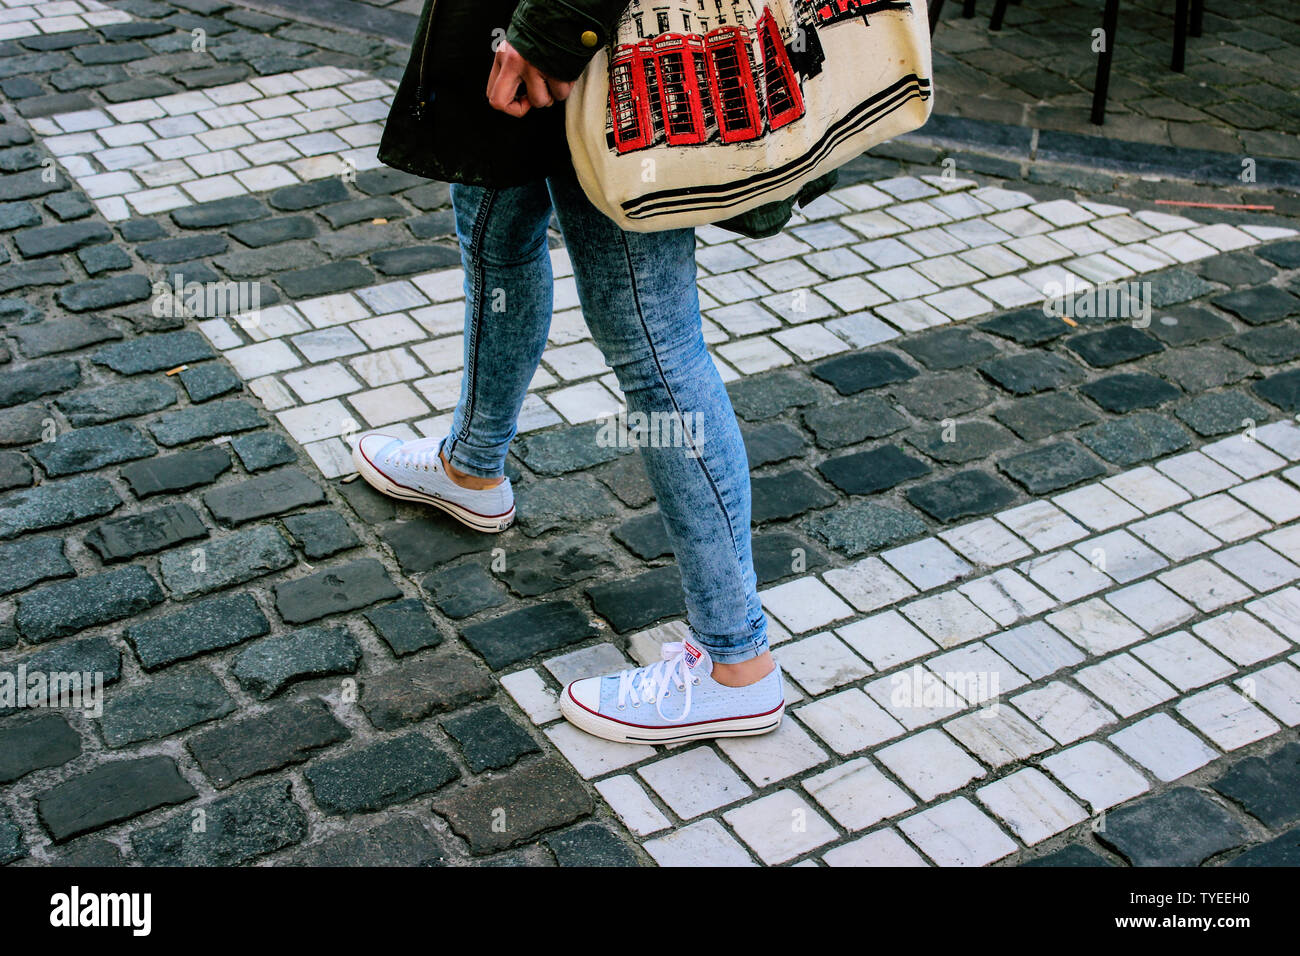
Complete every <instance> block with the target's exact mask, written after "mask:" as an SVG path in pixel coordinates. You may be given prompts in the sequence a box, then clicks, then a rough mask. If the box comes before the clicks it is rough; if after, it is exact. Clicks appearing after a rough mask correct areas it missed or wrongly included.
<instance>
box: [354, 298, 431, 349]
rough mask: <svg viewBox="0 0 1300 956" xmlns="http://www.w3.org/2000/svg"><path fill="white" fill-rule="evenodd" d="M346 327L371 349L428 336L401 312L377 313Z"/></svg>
mask: <svg viewBox="0 0 1300 956" xmlns="http://www.w3.org/2000/svg"><path fill="white" fill-rule="evenodd" d="M362 291H365V290H362ZM348 328H350V329H351V330H352V331H353V332H355V333H356V334H357V336H358V337H359V338H360V339H361V340H362V341H363V342H365V343H366V345H367V346H369V347H370V348H371V349H386V348H389V347H391V346H394V345H405V344H406V343H407V342H416V341H419V340H421V339H425V338H428V335H427V334H426V333H425V331H424V329H422V328H421V327H420V326H418V325H416V324H415V323H414V322H413V321H411V319H410V318H409V317H408V316H406V315H405V314H404V313H401V312H393V313H389V314H387V315H377V316H375V317H374V318H373V319H362V320H360V321H358V322H353V323H351V324H350V325H349V326H348Z"/></svg>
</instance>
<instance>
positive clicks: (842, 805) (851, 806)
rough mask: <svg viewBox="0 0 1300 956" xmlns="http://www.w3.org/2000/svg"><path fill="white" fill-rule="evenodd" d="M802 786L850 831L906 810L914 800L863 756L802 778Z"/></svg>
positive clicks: (911, 805) (837, 821)
mask: <svg viewBox="0 0 1300 956" xmlns="http://www.w3.org/2000/svg"><path fill="white" fill-rule="evenodd" d="M803 788H804V789H805V790H807V791H808V795H809V796H811V797H812V798H813V799H814V800H816V801H817V803H818V804H819V805H820V806H821V808H822V809H823V810H825V811H826V812H827V813H828V814H830V816H831V818H832V819H833V820H834V821H835V822H836V823H838V824H839V825H840V826H842V827H844V829H846V830H849V831H850V832H852V831H854V830H865V829H866V828H867V827H869V826H873V825H874V824H876V823H879V822H880V821H881V820H885V819H888V818H889V817H893V816H897V815H898V814H900V813H906V812H907V811H908V810H911V809H912V808H913V807H915V806H916V802H915V801H913V800H912V798H911V797H909V796H908V795H907V793H906V792H904V790H903V789H902V788H901V787H900V786H898V784H896V783H894V782H893V781H892V780H890V779H889V778H888V777H886V776H885V775H884V774H883V773H881V772H880V769H879V768H878V767H876V765H875V764H873V763H872V762H871V761H870V760H868V759H867V758H866V757H859V758H858V759H856V760H850V761H849V762H847V763H843V764H840V765H838V766H835V767H831V768H830V769H829V770H823V771H822V772H821V773H818V774H814V775H813V776H811V777H808V778H807V779H805V780H804V781H803Z"/></svg>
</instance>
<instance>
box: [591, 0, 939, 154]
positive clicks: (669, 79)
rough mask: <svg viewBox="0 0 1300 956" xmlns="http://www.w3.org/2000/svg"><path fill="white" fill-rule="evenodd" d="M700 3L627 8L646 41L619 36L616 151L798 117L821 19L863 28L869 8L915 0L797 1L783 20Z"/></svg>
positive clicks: (725, 2) (756, 131)
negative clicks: (790, 15) (692, 6)
mask: <svg viewBox="0 0 1300 956" xmlns="http://www.w3.org/2000/svg"><path fill="white" fill-rule="evenodd" d="M695 4H696V7H697V8H696V9H695V10H690V9H687V7H688V6H689V0H673V2H670V3H668V4H663V3H653V2H652V0H650V2H643V0H632V2H631V4H630V5H629V6H628V9H627V12H626V13H625V14H624V16H625V17H629V18H630V19H631V21H632V22H633V23H634V24H635V26H636V33H637V37H638V39H637V40H636V41H635V42H630V43H616V44H614V45H613V48H612V51H611V55H610V59H609V123H608V127H607V139H608V145H609V148H610V150H611V151H614V152H617V153H620V154H622V153H631V152H635V151H637V150H641V149H648V148H649V147H651V146H656V145H662V144H667V145H670V146H694V145H699V144H703V143H709V142H714V143H717V142H721V143H743V142H747V141H752V140H757V139H760V138H761V137H763V136H764V135H765V134H767V133H770V132H772V131H774V130H778V129H780V128H781V127H783V126H787V125H789V124H790V123H793V122H796V121H797V120H799V119H800V118H801V117H802V116H803V115H804V89H803V84H804V82H805V81H806V80H809V79H811V78H812V77H814V76H817V75H818V74H820V73H821V70H822V61H823V60H824V59H825V54H824V53H823V52H822V45H821V41H820V40H819V39H818V35H817V29H818V27H821V28H823V29H825V28H827V27H831V26H835V25H838V24H841V23H847V22H849V21H854V22H856V23H858V24H859V26H858V27H856V29H864V30H865V29H869V28H870V24H869V21H868V17H869V15H871V14H878V13H882V12H886V11H902V12H904V13H906V12H908V11H910V9H911V4H910V3H909V2H908V0H795V3H794V20H793V21H792V22H790V23H784V24H783V23H778V22H777V19H776V17H775V16H774V15H773V13H772V10H771V8H769V7H767V6H764V7H763V12H762V14H761V15H760V14H758V12H757V10H756V8H755V6H754V3H753V0H695ZM647 7H649V9H647ZM706 7H709V8H712V9H706ZM743 7H748V13H749V15H748V17H747V18H746V17H744V16H743V15H742V9H743ZM746 19H748V21H749V22H752V23H753V24H754V25H753V27H752V28H751V27H749V26H747V25H746V23H745V20H746ZM674 20H675V21H676V22H674ZM927 87H928V84H927ZM927 94H928V89H927Z"/></svg>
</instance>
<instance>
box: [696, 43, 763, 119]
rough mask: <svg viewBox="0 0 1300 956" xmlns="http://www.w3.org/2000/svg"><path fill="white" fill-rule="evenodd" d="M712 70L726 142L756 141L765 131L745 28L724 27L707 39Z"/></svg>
mask: <svg viewBox="0 0 1300 956" xmlns="http://www.w3.org/2000/svg"><path fill="white" fill-rule="evenodd" d="M704 45H705V54H706V55H705V62H706V63H707V64H708V68H709V92H710V93H712V94H713V111H714V113H715V114H716V116H717V118H718V133H719V135H720V136H721V137H722V141H723V142H724V143H736V142H740V141H742V140H747V139H757V138H758V137H759V135H761V134H762V132H763V114H762V113H761V112H760V111H759V108H758V91H757V90H756V89H755V87H754V71H753V69H752V68H751V67H750V65H749V43H748V42H747V41H746V37H745V31H744V28H742V27H736V26H725V27H717V28H716V29H713V30H710V31H709V32H708V33H707V34H705V37H704Z"/></svg>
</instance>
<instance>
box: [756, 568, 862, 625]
mask: <svg viewBox="0 0 1300 956" xmlns="http://www.w3.org/2000/svg"><path fill="white" fill-rule="evenodd" d="M760 596H761V597H762V599H763V607H764V608H766V609H767V610H768V611H769V612H770V613H772V614H773V615H774V616H775V617H776V619H777V620H778V621H780V622H781V623H782V624H784V625H785V626H786V627H788V628H789V629H790V630H791V632H793V633H795V634H802V633H805V632H807V631H812V630H816V629H819V628H823V627H825V626H826V625H828V624H830V623H831V622H832V621H838V620H842V619H844V618H846V617H850V616H852V614H853V609H852V608H851V607H849V606H848V605H847V604H845V603H844V602H843V601H842V600H840V598H839V597H838V596H837V595H836V594H835V592H834V591H832V590H831V589H830V588H828V587H827V586H826V585H825V584H823V583H822V582H821V581H819V580H818V579H817V578H816V577H813V576H812V575H809V576H807V577H802V578H796V579H795V580H793V581H789V582H787V583H785V584H778V585H777V586H776V587H771V588H768V589H767V590H765V591H762V592H760Z"/></svg>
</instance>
